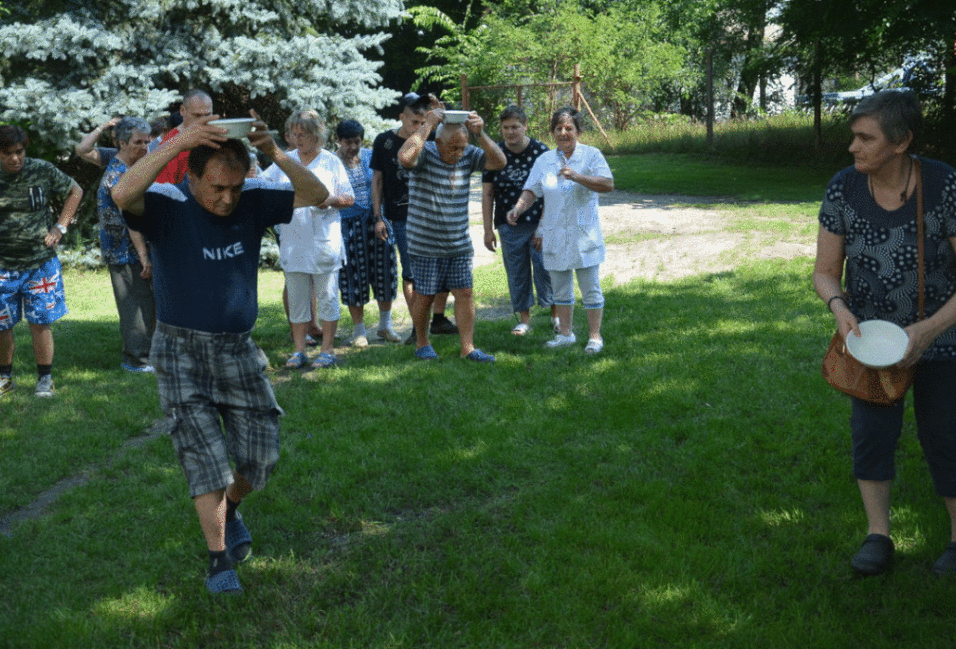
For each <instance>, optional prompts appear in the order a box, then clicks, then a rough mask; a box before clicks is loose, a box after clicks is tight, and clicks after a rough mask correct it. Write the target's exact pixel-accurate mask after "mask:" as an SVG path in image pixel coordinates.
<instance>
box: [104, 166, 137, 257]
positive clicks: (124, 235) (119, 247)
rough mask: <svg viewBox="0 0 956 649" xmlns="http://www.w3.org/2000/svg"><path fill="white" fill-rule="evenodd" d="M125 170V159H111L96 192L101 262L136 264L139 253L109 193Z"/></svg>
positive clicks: (121, 214)
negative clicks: (101, 252)
mask: <svg viewBox="0 0 956 649" xmlns="http://www.w3.org/2000/svg"><path fill="white" fill-rule="evenodd" d="M127 169H128V167H127V166H126V163H125V162H123V161H122V160H120V159H119V158H113V161H112V162H110V164H109V166H108V167H106V172H105V173H104V174H103V180H101V181H100V188H99V191H98V192H97V194H96V215H97V216H98V217H99V219H100V221H99V226H100V248H101V250H102V251H103V263H105V264H117V265H124V264H138V263H140V259H139V255H137V254H136V249H135V248H134V247H133V242H132V241H131V240H130V238H129V228H127V227H126V221H125V220H124V219H123V213H122V212H121V211H120V208H119V207H117V206H116V203H114V202H113V196H112V194H111V193H110V190H111V189H112V188H113V186H114V185H116V183H118V182H119V179H120V177H121V176H122V175H123V174H124V173H126V170H127Z"/></svg>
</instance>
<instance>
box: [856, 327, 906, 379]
mask: <svg viewBox="0 0 956 649" xmlns="http://www.w3.org/2000/svg"><path fill="white" fill-rule="evenodd" d="M860 333H861V334H863V335H861V336H860V337H857V336H856V335H854V334H853V333H850V334H849V335H848V336H847V337H846V348H847V349H848V350H849V351H850V353H851V354H853V358H855V359H856V360H858V361H860V362H861V363H863V364H864V365H866V366H867V367H873V368H876V369H882V368H884V367H890V366H891V365H896V364H897V363H899V362H900V361H901V360H903V355H904V354H905V353H906V346H907V345H909V341H910V339H909V336H907V335H906V332H905V331H903V329H902V327H900V326H898V325H895V324H893V323H892V322H887V321H886V320H867V321H866V322H861V323H860Z"/></svg>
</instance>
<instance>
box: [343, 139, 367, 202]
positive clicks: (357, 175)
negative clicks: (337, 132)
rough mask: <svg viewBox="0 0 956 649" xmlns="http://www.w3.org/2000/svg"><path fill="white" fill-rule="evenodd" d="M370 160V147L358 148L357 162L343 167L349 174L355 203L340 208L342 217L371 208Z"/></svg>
mask: <svg viewBox="0 0 956 649" xmlns="http://www.w3.org/2000/svg"><path fill="white" fill-rule="evenodd" d="M371 161H372V150H371V149H360V150H359V162H358V164H357V165H355V166H354V167H345V171H346V173H347V174H348V176H349V183H351V185H352V191H353V192H354V193H355V204H354V205H352V206H351V207H346V208H345V209H343V210H341V214H342V218H343V219H349V218H353V217H356V216H359V215H362V214H365V213H366V212H368V210H370V209H372V169H371V168H370V166H369V164H370V163H371Z"/></svg>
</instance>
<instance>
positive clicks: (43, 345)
mask: <svg viewBox="0 0 956 649" xmlns="http://www.w3.org/2000/svg"><path fill="white" fill-rule="evenodd" d="M30 335H31V336H32V337H33V355H34V357H36V361H37V365H52V364H53V330H52V329H50V325H37V324H30Z"/></svg>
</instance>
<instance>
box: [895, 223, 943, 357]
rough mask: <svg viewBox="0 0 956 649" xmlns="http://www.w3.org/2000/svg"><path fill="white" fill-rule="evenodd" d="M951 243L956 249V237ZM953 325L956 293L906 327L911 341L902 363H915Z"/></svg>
mask: <svg viewBox="0 0 956 649" xmlns="http://www.w3.org/2000/svg"><path fill="white" fill-rule="evenodd" d="M949 245H951V246H952V247H953V250H954V251H956V237H952V238H950V240H949ZM953 325H956V295H953V296H951V297H950V298H949V299H948V300H946V302H945V303H944V304H943V306H941V307H940V308H939V310H938V311H937V312H936V313H934V314H933V315H931V316H930V317H928V318H926V319H924V320H920V321H919V322H914V323H913V324H911V325H910V326H908V327H906V333H907V334H908V335H909V337H910V342H909V345H908V346H907V348H906V354H905V355H904V356H903V360H901V361H900V365H902V366H904V367H908V366H911V365H915V364H916V363H917V362H918V361H919V359H920V358H921V357H922V356H923V352H925V351H926V350H927V348H928V347H929V346H930V345H932V344H933V341H934V340H936V339H937V338H939V336H940V335H941V334H942V333H943V332H945V331H946V330H947V329H950V328H951V327H952V326H953Z"/></svg>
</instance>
